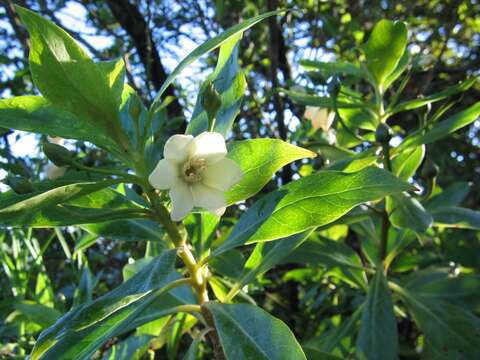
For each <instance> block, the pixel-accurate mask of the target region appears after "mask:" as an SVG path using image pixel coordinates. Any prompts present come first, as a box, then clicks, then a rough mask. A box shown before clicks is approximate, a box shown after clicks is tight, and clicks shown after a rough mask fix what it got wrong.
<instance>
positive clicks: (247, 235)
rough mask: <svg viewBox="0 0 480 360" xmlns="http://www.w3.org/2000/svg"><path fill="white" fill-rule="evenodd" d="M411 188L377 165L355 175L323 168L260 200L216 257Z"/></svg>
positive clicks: (317, 222) (237, 226)
mask: <svg viewBox="0 0 480 360" xmlns="http://www.w3.org/2000/svg"><path fill="white" fill-rule="evenodd" d="M410 189H412V187H411V186H410V185H408V184H406V183H404V182H402V181H400V180H398V179H397V178H395V177H394V176H393V175H391V174H390V173H388V172H386V171H383V170H381V169H379V168H376V167H368V168H365V169H363V170H361V171H359V172H356V173H342V172H337V171H319V172H317V173H315V174H312V175H309V176H307V177H304V178H301V179H300V180H297V181H294V182H291V183H289V184H287V185H285V186H282V187H281V188H280V189H279V190H277V191H274V192H271V193H269V194H268V195H266V196H264V197H262V198H261V199H259V200H258V201H257V202H256V203H255V204H254V205H253V206H252V207H251V208H250V209H248V211H247V212H246V213H245V214H243V215H242V217H241V218H240V220H239V221H238V222H237V224H236V226H235V227H234V229H233V231H232V233H231V234H230V236H229V237H228V238H227V240H226V241H225V242H224V243H223V244H222V245H221V246H220V247H219V248H217V249H216V250H214V251H213V253H212V256H216V255H219V254H220V253H222V252H225V251H227V250H229V249H232V248H234V247H237V246H241V245H244V244H252V243H255V242H260V241H269V240H275V239H280V238H284V237H287V236H289V235H293V234H297V233H299V232H302V231H305V230H306V229H308V228H311V227H316V226H321V225H326V224H329V223H331V222H333V221H335V220H337V219H338V218H340V217H341V216H342V215H344V214H346V213H347V212H348V211H349V210H351V209H352V208H353V207H355V206H357V205H359V204H361V203H364V202H367V201H372V200H378V199H381V198H382V197H384V196H386V195H389V194H392V193H396V192H400V191H404V190H410Z"/></svg>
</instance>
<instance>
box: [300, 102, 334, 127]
mask: <svg viewBox="0 0 480 360" xmlns="http://www.w3.org/2000/svg"><path fill="white" fill-rule="evenodd" d="M303 117H304V118H305V119H307V120H310V121H311V122H312V127H313V128H314V129H322V130H323V131H328V129H330V126H332V123H333V120H334V119H335V113H334V112H333V111H329V110H328V109H325V108H321V107H318V106H307V107H306V108H305V113H304V114H303Z"/></svg>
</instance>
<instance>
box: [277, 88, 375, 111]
mask: <svg viewBox="0 0 480 360" xmlns="http://www.w3.org/2000/svg"><path fill="white" fill-rule="evenodd" d="M278 92H280V93H282V94H285V95H287V96H288V97H289V98H290V99H292V101H293V102H294V103H296V104H301V105H306V106H318V107H322V108H328V109H333V108H334V106H333V98H331V97H328V96H318V95H310V94H307V93H305V92H301V91H295V90H287V89H282V88H280V89H278ZM336 105H337V108H339V109H352V108H361V107H363V106H365V103H363V102H346V101H340V100H339V101H337V104H336Z"/></svg>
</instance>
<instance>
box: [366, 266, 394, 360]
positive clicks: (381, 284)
mask: <svg viewBox="0 0 480 360" xmlns="http://www.w3.org/2000/svg"><path fill="white" fill-rule="evenodd" d="M357 356H358V358H359V359H368V360H376V359H378V360H389V359H398V334H397V322H396V320H395V315H394V313H393V302H392V296H391V294H390V290H389V288H388V285H387V280H386V279H385V276H384V275H383V270H379V271H377V272H376V274H375V276H374V277H373V279H372V281H371V284H370V288H369V289H368V294H367V299H366V300H365V306H364V309H363V314H362V320H361V323H360V332H359V335H358V338H357Z"/></svg>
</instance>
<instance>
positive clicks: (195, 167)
mask: <svg viewBox="0 0 480 360" xmlns="http://www.w3.org/2000/svg"><path fill="white" fill-rule="evenodd" d="M205 167H206V164H205V160H204V159H188V160H187V161H186V162H185V163H184V164H183V169H182V173H183V177H184V179H185V180H186V181H187V182H191V183H195V182H199V181H201V180H202V173H203V171H204V170H205Z"/></svg>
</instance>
